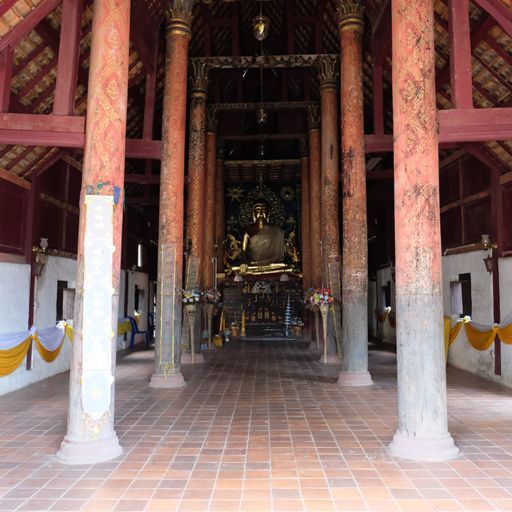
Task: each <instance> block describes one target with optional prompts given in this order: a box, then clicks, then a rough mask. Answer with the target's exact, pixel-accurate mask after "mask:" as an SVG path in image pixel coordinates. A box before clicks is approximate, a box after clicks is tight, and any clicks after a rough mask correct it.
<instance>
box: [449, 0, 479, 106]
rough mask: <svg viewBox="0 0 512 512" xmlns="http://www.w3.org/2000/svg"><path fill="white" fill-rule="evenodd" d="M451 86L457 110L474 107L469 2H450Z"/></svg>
mask: <svg viewBox="0 0 512 512" xmlns="http://www.w3.org/2000/svg"><path fill="white" fill-rule="evenodd" d="M448 24H449V37H450V84H451V91H452V104H453V106H454V107H455V108H472V107H473V87H472V77H471V41H470V27H469V0H448Z"/></svg>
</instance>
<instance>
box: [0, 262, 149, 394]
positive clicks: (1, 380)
mask: <svg viewBox="0 0 512 512" xmlns="http://www.w3.org/2000/svg"><path fill="white" fill-rule="evenodd" d="M75 278H76V260H74V259H71V258H62V257H57V256H49V258H48V263H47V264H46V265H45V267H44V269H43V272H42V274H41V276H40V277H39V278H38V282H37V291H36V303H37V309H36V321H35V325H36V327H38V328H39V329H44V328H46V327H51V326H54V325H55V323H56V321H57V320H60V319H58V318H57V317H56V315H57V308H56V304H57V281H59V280H60V281H68V287H69V288H74V287H75ZM128 283H129V284H128V293H129V295H128V313H129V314H130V315H133V306H134V301H135V285H136V284H137V285H138V286H139V288H143V289H144V290H145V300H144V302H143V303H142V304H141V306H142V307H141V308H140V309H139V312H140V313H141V315H142V316H141V320H140V329H142V330H143V329H145V328H146V322H147V307H148V306H147V298H148V297H149V282H148V276H147V274H143V273H141V272H131V271H130V272H129V279H128ZM29 291H30V265H19V264H13V263H0V298H2V299H3V302H4V303H5V304H6V305H7V306H8V309H7V314H5V313H4V311H6V310H5V308H4V307H2V310H1V311H2V313H1V314H0V332H1V333H5V332H19V331H24V330H26V329H27V322H28V307H29V305H28V302H29ZM119 313H120V314H119V317H122V316H124V271H122V272H121V283H120V299H119ZM4 326H5V327H4ZM129 340H130V336H129V335H128V337H127V342H126V345H124V343H123V336H118V350H121V349H123V348H126V347H127V346H128V343H129ZM141 341H144V337H143V336H142V335H138V336H137V337H136V339H135V342H136V343H139V342H141ZM32 352H33V360H32V361H33V362H32V369H31V370H29V371H28V370H27V369H26V364H25V362H23V363H22V364H21V365H20V367H19V368H18V369H17V370H15V371H14V372H13V373H11V374H10V375H7V376H5V377H0V395H3V394H5V393H9V392H11V391H14V390H16V389H21V388H23V387H25V386H28V385H29V384H32V383H34V382H37V381H40V380H42V379H45V378H47V377H50V376H52V375H56V374H58V373H62V372H65V371H68V370H69V365H70V360H71V345H70V343H69V342H67V341H66V342H65V343H64V346H63V347H62V350H61V353H60V354H59V356H58V357H57V359H56V360H55V361H53V362H52V363H47V362H45V361H43V360H42V359H41V357H40V355H39V352H37V350H36V349H35V348H34V349H33V351H32Z"/></svg>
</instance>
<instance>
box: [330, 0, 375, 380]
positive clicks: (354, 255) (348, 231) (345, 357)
mask: <svg viewBox="0 0 512 512" xmlns="http://www.w3.org/2000/svg"><path fill="white" fill-rule="evenodd" d="M363 26H364V21H363V8H362V5H361V3H360V1H359V0H340V1H339V4H338V27H339V34H340V48H341V73H340V76H341V87H340V93H341V98H340V104H341V153H342V157H343V171H342V176H343V242H342V244H343V258H342V262H343V263H342V278H341V283H342V301H341V303H342V318H343V325H342V336H341V350H342V358H341V361H342V362H341V373H340V378H339V383H340V384H341V385H344V386H369V385H371V384H372V379H371V377H370V374H369V372H368V236H367V225H366V164H365V154H364V113H363V50H362V35H363Z"/></svg>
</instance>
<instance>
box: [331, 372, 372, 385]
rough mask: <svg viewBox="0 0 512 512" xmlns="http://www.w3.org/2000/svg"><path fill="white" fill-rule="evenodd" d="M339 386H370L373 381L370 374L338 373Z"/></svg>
mask: <svg viewBox="0 0 512 512" xmlns="http://www.w3.org/2000/svg"><path fill="white" fill-rule="evenodd" d="M338 385H339V386H349V387H358V386H372V385H373V380H372V376H371V375H370V372H344V371H342V372H340V376H339V379H338Z"/></svg>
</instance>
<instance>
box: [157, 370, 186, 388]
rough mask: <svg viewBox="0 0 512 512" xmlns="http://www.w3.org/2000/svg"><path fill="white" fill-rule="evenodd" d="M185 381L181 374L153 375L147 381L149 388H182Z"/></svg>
mask: <svg viewBox="0 0 512 512" xmlns="http://www.w3.org/2000/svg"><path fill="white" fill-rule="evenodd" d="M186 384H187V383H186V382H185V379H184V378H183V374H182V373H181V372H176V373H170V374H169V375H165V374H163V373H154V374H153V375H152V376H151V380H150V381H149V387H150V388H182V387H184V386H186Z"/></svg>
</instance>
